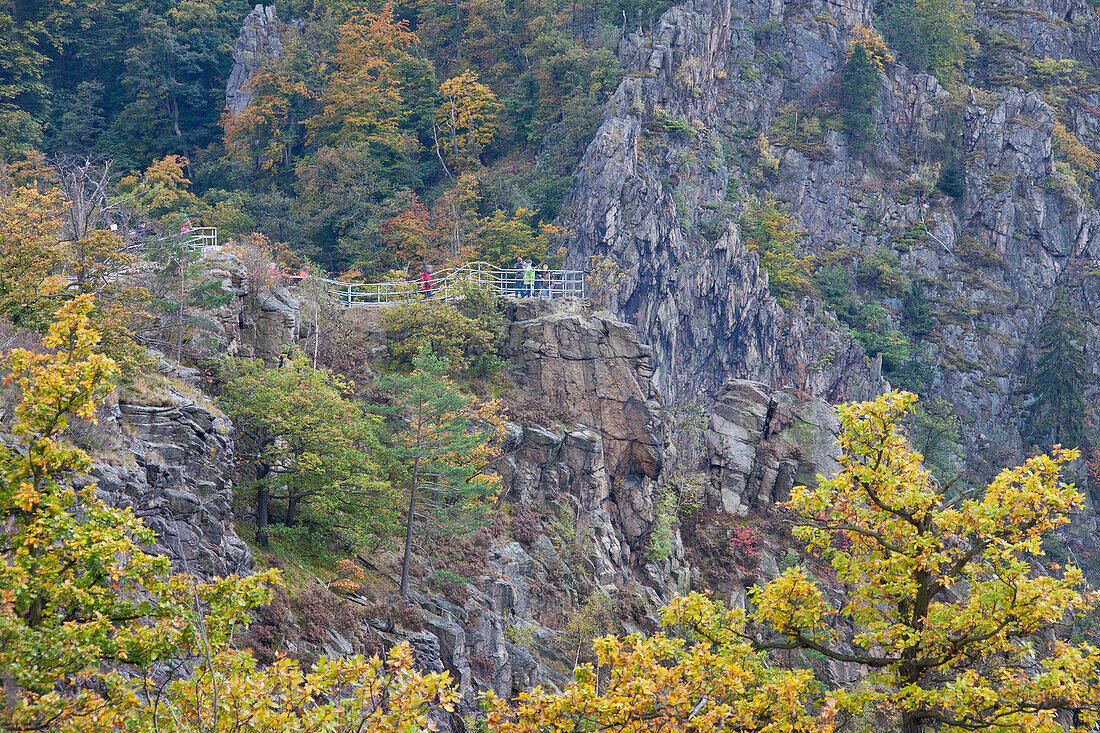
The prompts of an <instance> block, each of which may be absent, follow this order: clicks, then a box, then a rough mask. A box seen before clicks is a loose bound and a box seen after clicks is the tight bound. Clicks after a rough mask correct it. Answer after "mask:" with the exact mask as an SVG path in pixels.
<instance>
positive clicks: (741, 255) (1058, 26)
mask: <svg viewBox="0 0 1100 733" xmlns="http://www.w3.org/2000/svg"><path fill="white" fill-rule="evenodd" d="M873 8H874V4H873V3H872V2H870V0H842V1H836V0H811V1H810V2H797V3H795V2H768V3H762V2H752V1H747V0H731V1H730V2H726V1H724V0H695V1H694V2H687V3H684V4H681V5H677V6H675V7H673V8H672V9H670V10H669V11H667V12H666V13H665V14H664V16H663V17H662V18H661V20H660V22H659V23H658V24H657V26H656V28H655V29H654V31H653V34H652V36H651V37H643V36H640V35H636V34H634V35H630V36H629V37H628V38H627V39H626V40H624V41H623V43H622V46H621V50H620V57H621V58H622V59H623V60H624V62H625V63H626V65H627V68H628V74H627V78H626V79H624V81H623V82H622V84H621V86H620V87H619V89H618V91H617V92H616V94H615V95H614V97H613V99H612V100H611V102H610V103H609V105H608V108H607V110H606V114H605V117H604V119H603V122H602V125H601V127H600V129H599V131H598V132H597V134H596V136H595V139H594V140H593V141H592V143H591V144H590V146H589V148H588V150H587V153H586V155H585V158H584V160H583V162H582V163H581V165H580V166H579V167H578V170H577V173H576V178H575V181H574V184H573V187H572V189H571V193H570V199H569V202H568V204H567V207H566V210H567V215H566V216H565V223H566V225H567V226H568V228H569V229H570V230H572V231H574V232H576V233H577V234H576V235H575V238H574V241H573V244H572V246H571V248H570V264H571V265H572V266H581V265H583V264H584V263H586V262H587V261H588V258H589V257H590V256H591V255H594V254H595V255H601V256H602V255H604V254H610V256H612V257H613V258H614V259H616V260H617V261H618V262H620V263H621V264H622V266H623V267H624V269H626V270H627V272H629V273H630V275H631V278H630V280H629V282H628V283H627V284H626V286H625V287H624V288H623V289H622V291H621V292H620V293H619V294H618V296H617V300H616V303H615V307H616V310H617V311H618V312H619V313H620V314H621V315H622V316H623V317H624V319H626V320H627V321H628V322H630V323H632V324H634V325H635V326H637V327H638V329H639V333H640V334H641V336H642V338H643V340H646V341H648V342H649V343H650V344H651V345H652V347H653V349H654V355H655V362H656V364H657V375H658V383H659V385H660V388H661V391H662V393H663V394H664V395H665V396H666V397H669V398H672V399H674V400H681V399H685V398H688V397H690V396H691V395H694V394H696V393H697V392H705V393H706V394H708V395H710V396H713V395H715V394H716V393H717V392H718V390H719V388H720V387H721V386H722V384H723V383H724V381H725V379H726V378H727V377H729V376H733V377H744V378H756V379H761V380H763V381H765V382H768V383H771V384H776V385H791V386H795V387H800V388H803V389H805V390H807V391H808V392H810V393H812V394H814V395H818V396H824V397H826V398H828V399H830V400H838V399H857V398H863V397H867V396H869V395H870V394H872V393H874V392H877V391H879V390H881V389H882V388H883V387H884V383H883V381H882V380H881V379H879V378H878V370H877V369H875V368H874V365H872V366H870V367H868V366H865V365H864V364H863V360H862V358H861V357H860V354H859V351H860V348H859V346H858V345H856V344H853V342H852V341H851V340H850V339H848V338H847V336H846V335H845V334H844V329H843V328H841V327H839V326H838V324H837V323H836V322H835V321H834V320H833V319H832V318H831V316H829V315H828V314H827V313H824V312H822V310H821V308H820V306H814V305H809V304H806V303H804V304H803V306H802V307H801V308H793V309H791V310H790V311H789V312H787V313H783V312H782V311H781V310H780V309H779V308H778V307H777V306H776V305H775V304H774V302H773V301H772V300H771V299H770V298H769V297H768V296H767V294H766V278H765V277H764V276H763V275H762V274H761V273H760V271H759V267H758V266H757V263H756V258H755V255H753V254H752V253H746V252H745V251H744V247H743V245H742V243H741V242H740V241H739V237H738V235H737V232H736V227H735V226H734V227H733V228H732V229H727V231H726V233H725V234H723V235H722V236H721V237H720V238H719V239H718V240H717V242H716V243H712V242H711V241H710V240H708V239H706V238H705V237H704V236H703V229H701V226H700V225H705V227H709V228H711V229H713V228H714V227H715V226H717V225H718V224H720V220H721V217H723V216H733V217H734V218H735V217H736V212H737V210H738V207H739V206H740V204H737V203H736V201H737V199H741V198H743V197H744V195H745V194H746V193H752V194H756V195H764V194H773V195H776V196H778V197H781V198H782V199H783V200H785V201H788V202H790V204H791V205H792V209H793V212H794V213H795V214H796V215H797V216H798V217H799V220H800V222H801V225H802V227H803V228H804V229H805V231H806V232H807V233H808V238H807V240H806V242H805V245H804V248H805V252H806V253H807V254H810V255H813V256H815V257H816V258H818V261H819V262H825V261H828V262H841V263H847V265H846V266H847V267H849V275H848V277H849V282H850V283H851V284H852V285H853V286H855V287H856V289H857V291H858V292H859V293H860V294H861V295H862V296H863V297H864V298H865V299H866V300H868V301H871V302H879V303H882V304H883V305H885V306H886V307H887V309H888V311H889V312H890V313H891V316H890V318H891V324H892V326H893V327H897V325H898V314H899V313H900V311H901V298H900V293H899V292H893V293H885V292H882V291H881V290H876V289H875V288H873V287H869V286H867V284H866V283H863V282H860V281H858V280H857V278H856V277H855V275H856V265H857V264H858V263H859V262H861V261H864V260H865V259H866V258H867V257H869V256H870V255H871V254H872V253H873V252H875V250H876V249H878V248H879V247H881V246H885V247H886V248H887V249H888V250H891V249H892V250H894V252H895V254H896V255H897V257H898V262H899V267H900V269H901V270H902V271H903V272H904V273H905V276H906V277H907V278H908V280H909V281H911V282H921V283H923V284H924V286H925V288H926V292H927V293H928V296H929V300H930V302H931V303H932V304H933V308H934V311H935V317H936V328H935V330H934V332H933V333H932V334H931V335H930V336H929V337H928V338H927V345H928V348H931V349H932V350H933V352H934V356H933V366H934V367H935V372H936V375H935V379H934V383H933V385H932V386H931V387H930V389H931V392H932V393H933V394H942V395H944V396H945V397H947V398H948V399H949V400H950V401H951V402H952V403H954V405H955V408H956V411H957V412H959V413H960V414H961V415H963V417H964V418H965V419H966V420H967V421H968V422H969V423H970V425H971V428H970V429H968V430H966V431H965V433H966V441H967V446H966V447H967V450H968V453H969V457H970V459H971V463H972V465H975V464H979V463H981V462H983V461H984V462H985V472H986V473H989V472H990V471H992V470H994V469H995V468H997V467H1000V466H1003V465H1006V464H1008V463H1010V462H1013V461H1017V460H1019V458H1020V457H1021V455H1022V452H1023V444H1022V441H1021V439H1020V434H1019V429H1020V425H1021V423H1022V421H1023V420H1022V416H1023V414H1024V411H1025V410H1026V406H1027V404H1028V400H1029V396H1028V393H1027V370H1028V363H1029V360H1030V358H1031V356H1032V354H1031V352H1030V351H1029V343H1031V342H1033V340H1034V338H1035V335H1036V333H1037V329H1038V326H1039V323H1040V322H1041V320H1042V316H1043V312H1044V311H1045V309H1046V308H1047V307H1049V305H1050V303H1051V300H1052V297H1053V293H1052V291H1053V288H1054V286H1055V285H1061V286H1065V287H1066V288H1067V289H1068V290H1069V292H1070V294H1071V297H1072V299H1073V301H1074V303H1075V305H1076V306H1077V307H1078V309H1079V310H1080V312H1081V314H1082V319H1083V320H1084V321H1085V323H1086V325H1087V328H1088V338H1087V344H1085V346H1086V352H1087V356H1088V361H1089V364H1090V367H1091V370H1092V372H1093V373H1094V374H1095V373H1096V372H1097V371H1100V358H1098V354H1100V342H1098V332H1097V328H1096V322H1097V319H1096V316H1097V307H1098V306H1100V299H1098V293H1100V287H1098V285H1097V277H1096V274H1095V273H1096V263H1097V261H1098V260H1100V213H1098V212H1097V210H1096V209H1095V208H1093V207H1092V206H1091V204H1090V203H1089V202H1090V201H1091V200H1092V197H1094V196H1095V195H1097V194H1098V193H1100V185H1098V182H1097V176H1096V174H1095V173H1094V174H1091V175H1089V176H1088V189H1089V190H1088V191H1084V190H1082V189H1081V188H1079V187H1078V185H1077V183H1076V182H1075V181H1074V180H1073V179H1072V178H1071V177H1070V176H1067V175H1066V174H1065V172H1064V171H1065V168H1064V167H1061V168H1060V167H1059V166H1057V165H1056V163H1057V162H1058V157H1057V153H1056V148H1055V145H1054V144H1053V141H1052V132H1053V128H1054V123H1055V119H1056V117H1057V115H1056V111H1055V110H1054V109H1053V108H1052V107H1051V106H1050V105H1048V104H1047V103H1046V102H1045V101H1044V97H1043V82H1042V80H1041V79H1040V78H1038V77H1037V76H1036V75H1035V74H1034V73H1032V71H1030V69H1032V66H1029V63H1030V61H1031V60H1035V59H1039V60H1042V59H1043V58H1044V57H1050V58H1056V59H1060V58H1068V59H1072V60H1074V61H1076V63H1077V64H1078V68H1082V67H1086V66H1087V67H1089V69H1088V71H1089V72H1090V73H1091V72H1092V71H1093V68H1092V67H1094V66H1095V64H1096V61H1095V59H1096V58H1097V50H1100V20H1098V17H1097V14H1096V13H1095V12H1094V11H1093V9H1092V8H1091V7H1090V6H1089V5H1088V4H1087V3H1085V2H1083V1H1081V0H1057V1H1054V2H1050V1H1049V0H1025V1H1023V2H1013V3H1001V2H998V3H992V4H984V5H980V6H979V7H978V9H977V13H976V17H975V20H976V22H977V24H978V26H979V36H980V37H981V38H983V39H986V42H987V43H992V42H990V41H989V40H988V39H990V38H1000V39H1008V40H1005V41H1004V43H1005V44H1007V46H996V44H993V45H990V46H989V47H988V48H983V49H982V51H981V53H980V54H979V61H977V62H975V63H974V64H972V65H971V67H970V68H969V70H968V72H967V78H966V79H965V82H966V83H967V84H969V87H963V90H964V91H963V92H961V94H962V98H961V99H958V100H957V101H954V102H952V101H951V95H950V94H949V93H948V92H947V91H946V90H945V89H944V88H943V87H942V86H941V85H940V84H939V83H938V82H937V81H936V80H935V79H934V78H933V77H931V76H929V75H927V74H924V73H915V72H913V71H911V70H909V69H907V68H906V67H905V66H904V65H903V64H901V63H898V64H895V65H893V66H890V67H889V68H888V69H887V73H886V74H885V75H884V76H883V81H884V83H883V87H882V90H881V92H880V94H879V97H878V100H877V103H876V106H875V109H874V121H875V130H876V133H875V141H874V143H873V144H872V146H871V147H870V149H869V150H867V151H866V152H865V153H862V154H857V153H855V152H853V151H852V149H851V148H850V146H849V144H848V141H847V139H846V137H845V135H843V134H842V133H840V132H835V131H833V130H830V129H829V128H828V127H827V126H825V127H823V128H822V132H821V133H820V139H819V140H817V141H816V143H817V144H816V145H815V146H809V147H807V146H805V145H798V144H794V143H791V144H785V143H784V142H782V140H781V136H780V135H778V134H776V135H773V139H771V140H769V139H768V138H767V137H766V135H767V133H768V131H769V129H770V128H771V125H772V124H773V122H774V121H775V119H776V118H777V116H778V115H780V114H781V113H784V112H786V113H788V114H791V113H794V112H797V113H798V114H801V115H803V117H805V116H806V115H810V114H817V115H822V114H825V113H827V112H829V110H830V109H835V98H836V96H835V95H836V85H837V76H836V75H837V72H838V70H839V69H840V68H841V66H842V64H843V61H844V49H845V45H846V43H847V40H848V37H849V34H850V32H851V31H852V29H853V28H854V27H855V26H857V25H859V24H865V25H866V24H870V23H872V22H873V20H874V18H873ZM1067 104H1068V105H1069V106H1070V108H1071V112H1072V114H1071V115H1070V116H1069V118H1068V119H1067V117H1066V116H1065V115H1063V117H1062V122H1063V123H1064V124H1066V126H1067V128H1068V129H1069V131H1070V132H1071V133H1074V134H1076V135H1077V137H1078V138H1079V139H1080V140H1081V142H1082V143H1084V144H1085V145H1087V146H1089V147H1090V148H1092V149H1093V150H1100V138H1098V132H1100V116H1098V112H1097V109H1098V104H1100V99H1097V95H1096V94H1095V93H1094V92H1092V91H1090V90H1088V89H1087V88H1086V89H1085V90H1084V91H1083V93H1081V94H1080V95H1079V97H1075V98H1074V99H1072V100H1071V101H1070V102H1068V103H1067ZM658 108H660V110H664V111H666V112H668V113H671V114H675V115H679V116H681V117H683V118H684V119H686V120H688V121H689V122H690V123H691V124H692V125H693V127H694V132H693V134H690V135H687V136H686V137H682V138H677V137H672V136H670V135H668V134H665V133H663V132H654V131H653V129H654V128H653V119H654V115H655V114H659V110H658ZM823 110H824V111H823ZM761 135H765V137H763V138H762V137H761ZM945 140H946V141H948V142H954V141H957V143H956V144H957V146H958V159H959V160H960V161H961V162H962V165H963V175H962V180H963V183H964V185H965V191H964V193H963V194H962V195H961V196H959V197H958V198H955V199H953V198H951V197H948V196H945V195H943V194H942V193H940V192H938V191H936V190H935V188H934V185H933V184H934V182H935V176H936V174H937V172H938V168H937V167H936V166H937V165H938V163H939V160H940V159H942V156H940V155H939V153H938V152H937V151H938V150H939V149H940V148H941V146H942V145H943V144H944V141H945ZM777 141H779V142H777ZM762 148H766V151H765V150H762ZM768 158H770V161H769V160H766V159H768ZM1059 165H1063V164H1059ZM731 201H733V202H734V203H733V204H732V205H731V204H730V202H731ZM922 227H923V228H924V229H926V231H927V232H928V234H927V235H924V234H922V233H921V230H922ZM914 234H916V236H914Z"/></svg>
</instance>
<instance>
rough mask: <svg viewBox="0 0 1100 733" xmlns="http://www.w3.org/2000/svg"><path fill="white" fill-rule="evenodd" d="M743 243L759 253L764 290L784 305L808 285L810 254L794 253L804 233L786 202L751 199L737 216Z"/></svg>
mask: <svg viewBox="0 0 1100 733" xmlns="http://www.w3.org/2000/svg"><path fill="white" fill-rule="evenodd" d="M741 236H742V238H743V239H744V242H745V245H746V246H747V247H748V248H749V249H751V250H753V251H755V252H756V253H757V254H758V255H759V256H760V266H761V267H763V268H764V269H765V270H766V271H767V273H768V290H769V292H771V294H772V295H773V296H775V299H776V300H778V301H779V303H780V304H781V305H783V306H784V307H788V306H790V305H791V304H792V303H793V302H794V299H795V298H797V297H798V296H800V295H802V294H804V293H807V292H808V291H809V289H810V279H809V278H810V258H809V257H803V256H801V255H799V253H798V247H799V245H800V244H801V243H802V240H803V238H804V237H805V234H803V233H802V232H800V231H799V230H798V229H797V228H796V220H795V217H794V216H793V215H792V214H791V206H790V204H781V203H779V202H778V201H775V200H772V199H753V200H751V201H750V202H749V204H748V206H747V207H746V209H745V213H744V215H742V217H741Z"/></svg>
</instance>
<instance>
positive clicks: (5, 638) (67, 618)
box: [0, 295, 274, 731]
mask: <svg viewBox="0 0 1100 733" xmlns="http://www.w3.org/2000/svg"><path fill="white" fill-rule="evenodd" d="M93 305H94V304H93V300H92V298H91V296H89V295H80V296H77V297H76V298H74V299H73V300H71V301H69V302H67V303H66V304H65V305H63V306H62V307H61V308H60V309H58V311H57V313H56V318H55V320H54V323H53V325H52V326H51V327H50V329H49V333H48V334H47V336H46V338H45V339H44V341H43V346H44V347H45V349H44V351H43V353H36V352H32V351H27V350H24V349H14V350H12V351H10V352H9V353H7V354H6V355H5V356H4V357H3V358H2V359H0V368H2V369H3V370H5V371H7V372H8V374H9V376H8V377H7V381H9V382H14V383H15V384H17V385H18V386H19V388H20V389H21V392H22V397H21V401H20V403H19V405H18V407H17V408H16V415H17V421H16V423H15V425H14V427H13V429H12V433H13V435H14V437H15V441H16V445H14V446H11V447H4V448H3V449H0V517H2V520H0V521H3V524H4V535H3V537H4V542H3V545H2V546H0V681H2V683H3V686H4V690H5V696H4V699H3V701H2V703H0V728H2V729H4V730H12V731H16V730H42V729H50V730H66V731H68V730H72V731H76V730H83V731H87V730H92V731H94V730H107V729H110V727H109V726H103V727H101V726H100V723H101V722H102V720H103V719H104V718H108V717H110V716H112V715H114V714H116V713H119V712H120V711H126V710H129V709H132V708H133V707H134V706H135V705H136V704H137V702H136V698H135V695H134V692H135V690H134V687H133V686H132V685H131V683H130V682H129V677H128V676H127V675H125V674H123V671H122V666H123V665H127V666H130V667H134V666H136V667H138V668H143V667H147V665H149V664H151V663H153V662H155V661H157V660H163V659H167V658H170V657H175V656H179V655H180V654H184V653H186V652H187V650H189V649H194V648H195V647H196V645H198V644H200V643H201V642H200V639H199V638H198V637H197V636H196V627H195V626H193V625H191V624H189V623H186V622H184V619H186V618H188V617H189V616H190V614H191V611H190V610H189V609H192V608H193V609H195V612H196V613H199V615H200V618H202V617H203V612H202V611H201V610H199V609H200V608H203V607H207V606H209V613H207V614H206V615H205V618H204V620H203V622H202V625H203V626H204V627H205V628H206V629H207V631H208V635H207V638H210V637H214V638H215V639H216V638H219V635H220V634H221V633H222V632H223V631H224V630H225V629H227V628H230V627H232V626H233V625H235V624H237V623H240V622H242V621H243V620H244V618H246V612H247V609H248V608H250V607H253V606H255V605H258V604H260V603H263V602H265V601H266V599H267V598H268V597H269V594H268V592H267V589H268V585H269V583H270V582H272V581H273V579H274V578H273V576H272V575H271V574H269V573H261V574H257V575H255V576H253V577H252V578H249V579H247V580H240V579H237V578H229V579H226V580H222V581H216V582H214V583H211V584H200V583H195V582H193V581H192V580H191V579H190V578H187V577H186V576H179V575H171V574H170V570H171V567H170V564H169V561H168V559H167V558H165V557H159V556H154V555H152V554H150V553H148V552H147V549H148V548H147V547H145V546H147V545H150V544H152V542H153V540H154V539H155V537H154V534H153V532H152V530H150V529H149V528H147V527H146V526H145V525H144V524H143V523H142V522H141V521H140V520H138V519H137V518H136V517H135V516H134V514H133V511H132V510H130V509H112V508H109V507H107V506H105V505H104V504H103V503H102V502H101V501H100V500H99V499H97V498H96V493H95V485H94V484H86V485H85V486H84V487H83V488H80V489H74V488H72V485H71V483H70V479H71V478H72V477H73V476H74V475H77V474H82V473H86V472H87V471H88V470H89V469H90V468H91V460H90V459H89V457H88V456H87V454H85V453H84V452H83V451H81V450H79V449H77V448H74V447H72V446H71V445H69V444H68V443H67V442H65V441H64V440H62V435H63V434H64V433H65V430H66V426H67V424H68V419H69V417H78V418H80V419H83V420H86V421H90V422H94V421H95V409H96V404H97V401H98V400H99V398H101V397H102V396H103V395H104V393H105V392H106V391H107V390H108V388H109V386H110V385H109V383H108V381H107V380H108V379H109V378H110V376H111V375H112V373H113V372H114V363H113V362H112V361H111V359H109V358H108V357H106V356H103V355H102V354H99V353H96V350H97V347H98V344H99V333H98V332H97V331H95V330H94V329H92V328H91V326H90V323H89V313H91V311H92V308H93ZM196 604H199V605H198V606H197V605H196Z"/></svg>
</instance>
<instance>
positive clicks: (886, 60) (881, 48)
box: [845, 23, 894, 72]
mask: <svg viewBox="0 0 1100 733" xmlns="http://www.w3.org/2000/svg"><path fill="white" fill-rule="evenodd" d="M856 46H862V47H863V50H864V51H866V52H867V58H868V60H869V61H870V62H871V64H872V65H874V67H875V68H876V69H877V70H878V71H880V72H882V71H885V70H886V67H887V66H892V65H893V63H894V57H893V56H891V55H890V49H888V48H887V47H886V41H885V40H884V39H883V37H882V34H880V33H879V32H878V31H876V30H875V29H874V28H872V27H870V26H866V25H863V24H862V23H861V24H859V25H857V26H856V27H855V28H853V29H852V33H851V35H850V36H849V37H848V48H847V52H846V53H845V58H848V59H850V58H852V54H853V53H855V50H856Z"/></svg>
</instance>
